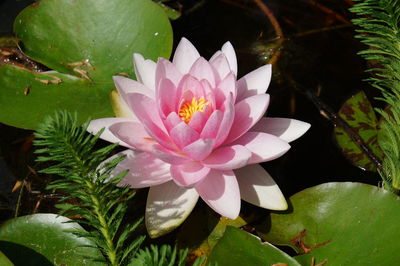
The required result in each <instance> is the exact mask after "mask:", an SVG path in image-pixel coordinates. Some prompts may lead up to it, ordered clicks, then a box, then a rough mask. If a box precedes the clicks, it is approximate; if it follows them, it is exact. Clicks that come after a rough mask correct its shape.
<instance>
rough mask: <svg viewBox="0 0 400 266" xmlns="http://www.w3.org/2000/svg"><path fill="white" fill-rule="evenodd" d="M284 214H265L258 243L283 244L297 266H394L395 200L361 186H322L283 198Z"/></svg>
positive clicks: (399, 209)
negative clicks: (292, 253)
mask: <svg viewBox="0 0 400 266" xmlns="http://www.w3.org/2000/svg"><path fill="white" fill-rule="evenodd" d="M289 205H290V209H289V210H288V211H287V212H286V213H271V215H270V218H269V219H268V220H267V221H266V223H265V224H263V225H260V226H258V227H257V232H258V234H259V235H261V236H262V238H264V239H266V240H267V241H269V242H271V243H273V244H275V245H288V246H290V247H292V248H293V249H295V250H296V251H297V253H298V254H301V255H299V256H296V257H295V258H296V259H297V260H298V261H299V262H300V263H301V264H302V265H310V264H311V261H312V258H313V257H314V259H315V263H322V262H324V261H326V262H328V265H396V264H397V263H398V261H399V259H400V254H399V252H398V250H399V248H400V244H399V243H398V242H396V241H390V239H398V238H399V237H400V231H399V230H398V220H399V219H400V200H399V197H398V196H396V195H394V194H392V193H390V192H388V191H385V190H383V189H381V188H378V187H375V186H371V185H366V184H361V183H351V182H345V183H327V184H322V185H318V186H315V187H312V188H308V189H305V190H303V191H301V192H299V193H297V194H295V195H293V196H292V197H290V199H289Z"/></svg>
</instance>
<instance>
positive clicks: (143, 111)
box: [128, 93, 176, 150]
mask: <svg viewBox="0 0 400 266" xmlns="http://www.w3.org/2000/svg"><path fill="white" fill-rule="evenodd" d="M128 96H129V97H130V98H129V100H130V105H131V107H132V110H133V112H134V113H135V115H136V116H137V118H138V119H139V120H140V122H141V123H142V124H143V126H144V128H145V129H146V131H147V133H148V134H149V135H150V136H151V137H152V138H153V139H155V140H156V141H157V142H158V143H160V144H161V145H163V146H165V147H167V148H169V149H171V150H174V149H176V146H175V145H174V143H173V142H172V141H171V139H170V138H169V136H168V135H167V134H166V132H167V130H166V129H165V126H164V123H163V122H162V120H161V118H160V116H159V114H158V112H157V111H154V110H157V105H156V104H155V102H154V100H153V99H150V98H149V97H147V96H145V95H142V94H139V93H132V94H129V95H128Z"/></svg>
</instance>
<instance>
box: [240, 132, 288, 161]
mask: <svg viewBox="0 0 400 266" xmlns="http://www.w3.org/2000/svg"><path fill="white" fill-rule="evenodd" d="M232 144H238V145H243V146H245V147H246V148H247V149H248V150H249V151H251V153H252V155H251V158H250V160H249V162H248V163H249V164H253V163H260V162H266V161H271V160H273V159H276V158H278V157H280V156H282V155H283V154H284V153H286V152H287V151H288V150H289V149H290V145H289V144H288V143H287V142H286V141H284V140H281V139H280V138H278V137H276V136H274V135H271V134H267V133H263V132H247V133H245V134H244V135H243V136H241V137H240V138H239V139H237V140H236V141H234V142H233V143H232Z"/></svg>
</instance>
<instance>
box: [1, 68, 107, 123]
mask: <svg viewBox="0 0 400 266" xmlns="http://www.w3.org/2000/svg"><path fill="white" fill-rule="evenodd" d="M48 74H50V75H52V76H54V77H58V78H60V79H61V80H62V82H61V83H59V84H51V83H50V84H47V85H46V84H44V83H42V82H40V81H39V80H54V79H55V78H54V77H52V76H48ZM0 77H1V78H0V88H1V92H0V110H1V111H2V112H0V120H1V121H2V122H4V123H7V124H11V125H13V126H19V127H22V128H28V129H34V128H36V126H37V125H38V123H39V122H41V121H42V120H43V118H44V117H45V116H46V115H48V114H53V113H54V112H55V110H56V109H58V108H62V109H63V110H69V111H77V113H78V115H79V118H80V122H84V121H85V120H86V119H88V115H90V116H91V118H98V117H107V116H108V117H110V116H112V111H111V104H110V101H109V97H108V92H107V91H106V90H104V87H103V86H102V85H101V84H96V83H89V82H87V81H85V80H84V79H81V78H77V77H75V76H72V75H68V74H60V73H57V72H54V71H53V72H50V73H34V72H31V71H28V70H25V69H22V68H16V67H13V66H9V65H3V66H1V67H0ZM10 84H12V86H10Z"/></svg>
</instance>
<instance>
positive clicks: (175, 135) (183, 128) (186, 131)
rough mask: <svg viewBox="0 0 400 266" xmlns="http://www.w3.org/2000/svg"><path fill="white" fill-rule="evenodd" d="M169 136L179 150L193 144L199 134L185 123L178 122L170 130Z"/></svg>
mask: <svg viewBox="0 0 400 266" xmlns="http://www.w3.org/2000/svg"><path fill="white" fill-rule="evenodd" d="M170 136H171V139H172V140H173V141H174V142H175V144H176V145H177V146H178V147H180V148H183V147H185V146H187V145H189V144H190V143H192V142H195V141H196V140H198V139H199V137H200V136H199V133H197V131H196V130H194V129H193V128H191V127H190V126H188V125H187V124H186V123H185V122H180V123H179V124H178V125H176V126H175V127H174V128H173V129H171V132H170Z"/></svg>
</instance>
